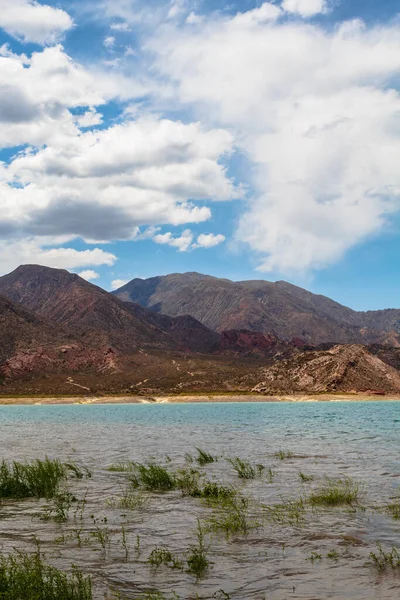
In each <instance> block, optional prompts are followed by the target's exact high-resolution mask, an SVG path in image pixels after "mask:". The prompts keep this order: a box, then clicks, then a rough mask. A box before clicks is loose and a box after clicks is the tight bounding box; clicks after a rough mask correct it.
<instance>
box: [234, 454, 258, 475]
mask: <svg viewBox="0 0 400 600" xmlns="http://www.w3.org/2000/svg"><path fill="white" fill-rule="evenodd" d="M228 462H230V463H231V465H232V467H233V468H234V469H235V471H236V473H237V474H238V477H240V479H255V478H256V477H261V476H262V474H263V471H264V469H265V467H264V465H259V464H256V465H252V464H251V463H250V462H249V461H247V460H242V459H240V458H239V457H238V456H235V457H234V458H228Z"/></svg>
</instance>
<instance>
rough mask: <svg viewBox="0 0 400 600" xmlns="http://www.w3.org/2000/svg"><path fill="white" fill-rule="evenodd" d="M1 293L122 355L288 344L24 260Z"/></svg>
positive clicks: (256, 350) (0, 282)
mask: <svg viewBox="0 0 400 600" xmlns="http://www.w3.org/2000/svg"><path fill="white" fill-rule="evenodd" d="M0 294H4V295H5V296H7V298H9V299H10V300H12V301H13V302H15V303H19V304H20V305H22V306H23V307H24V308H26V309H28V310H30V311H32V312H33V313H34V314H35V315H36V316H38V317H39V318H42V319H45V320H46V321H47V322H48V323H52V324H53V325H58V326H61V327H63V328H64V329H65V330H68V331H69V332H70V334H72V335H74V337H75V339H79V340H80V341H81V342H82V343H84V344H86V345H87V346H90V347H99V346H105V345H110V346H112V347H113V348H115V349H117V350H118V351H120V352H122V353H124V354H131V353H133V352H135V351H137V350H138V349H140V348H146V349H153V350H154V349H159V350H161V351H168V350H169V351H172V350H174V351H177V350H178V351H183V352H185V351H189V352H200V353H205V354H213V353H224V352H231V353H236V354H243V355H244V354H257V355H270V354H271V353H273V352H275V351H280V349H281V347H283V346H284V347H285V348H286V345H285V344H284V343H283V342H279V340H278V339H276V338H274V337H273V336H264V335H263V334H255V333H254V332H247V333H246V332H244V331H242V332H236V334H235V333H234V332H230V333H229V332H228V333H224V334H220V333H217V332H215V331H213V330H211V329H209V328H208V327H206V326H205V325H204V324H202V323H200V322H199V321H198V320H196V319H195V318H194V317H192V316H190V315H188V314H182V315H179V316H176V317H171V316H168V315H164V314H161V313H158V312H154V311H150V310H149V309H146V308H143V307H142V306H140V305H139V304H135V303H131V302H129V303H127V302H123V301H122V300H120V299H119V298H117V297H116V296H114V295H112V294H109V293H108V292H106V291H105V290H103V289H101V288H99V287H98V286H96V285H93V284H91V283H89V282H87V281H85V280H84V279H82V278H81V277H79V276H78V275H76V274H72V273H69V272H68V271H65V270H62V269H52V268H49V267H42V266H38V265H23V266H21V267H18V268H17V269H16V270H15V271H13V272H12V273H10V274H8V275H5V276H3V277H0Z"/></svg>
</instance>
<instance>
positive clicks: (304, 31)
mask: <svg viewBox="0 0 400 600" xmlns="http://www.w3.org/2000/svg"><path fill="white" fill-rule="evenodd" d="M285 4H286V9H287V10H289V9H288V6H289V8H290V6H291V7H292V8H294V7H295V6H297V8H298V9H299V10H300V8H301V10H302V11H303V13H304V12H305V11H306V10H308V11H310V10H311V8H312V7H314V8H313V9H312V10H313V11H315V10H317V9H318V10H320V9H322V8H323V6H322V3H319V4H317V3H315V4H314V3H311V1H310V2H307V3H306V2H301V3H300V2H297V3H293V4H290V3H288V2H287V3H285ZM270 7H271V5H270V4H264V5H262V6H261V7H260V8H258V9H254V10H253V11H248V12H247V13H241V14H239V15H236V16H233V17H232V16H229V17H228V16H220V17H219V18H217V17H216V16H215V15H213V16H212V18H211V17H210V18H208V19H207V18H206V19H205V20H204V21H203V22H202V23H200V24H198V25H196V27H195V28H193V27H192V26H191V27H189V26H186V27H185V26H183V27H182V26H180V27H179V28H178V27H174V26H169V27H167V28H165V29H164V33H163V35H159V36H157V38H156V37H154V38H153V40H152V41H151V42H150V43H149V47H151V49H152V51H153V52H154V55H155V63H156V68H157V70H158V73H159V74H160V75H161V76H162V78H163V79H164V80H166V81H169V82H171V83H172V84H173V86H174V88H175V92H176V102H180V103H181V105H183V106H186V107H188V106H189V107H191V108H192V109H193V110H195V111H197V114H198V115H201V116H202V118H203V119H208V122H209V123H210V122H211V123H212V125H213V126H214V127H223V128H227V129H229V130H230V131H231V132H232V133H233V134H234V135H235V138H236V142H237V144H239V145H240V147H241V149H242V151H243V152H244V153H245V154H246V157H247V158H248V159H249V160H250V161H251V162H252V164H253V168H252V171H251V179H250V183H251V185H252V189H253V194H252V196H251V197H250V198H249V202H248V206H247V209H246V211H245V212H244V214H243V215H242V218H241V219H240V224H239V229H238V232H237V235H236V238H237V240H238V241H239V242H244V243H246V244H248V245H249V246H250V248H251V249H252V250H253V251H254V252H255V253H256V255H258V257H259V268H260V269H261V270H279V271H281V272H286V273H289V272H292V271H294V270H299V269H300V270H303V269H309V268H321V267H325V266H326V265H329V264H331V263H333V262H335V261H337V260H338V259H340V258H341V257H342V256H343V254H344V253H345V252H346V251H347V250H348V249H349V248H351V247H352V246H354V245H355V244H358V243H360V242H362V241H363V240H365V239H367V238H368V236H371V235H373V234H376V233H377V232H379V231H380V230H382V228H383V227H384V226H385V223H386V222H387V220H388V219H390V217H391V215H392V214H393V213H394V212H398V211H399V208H400V202H399V201H400V170H399V168H398V164H397V162H398V161H397V158H396V157H397V156H398V155H399V154H400V135H399V126H398V125H399V123H398V119H399V117H398V115H399V114H400V95H399V92H398V90H397V89H396V80H397V79H398V76H399V73H400V46H399V43H398V40H399V35H400V24H399V23H398V22H397V23H392V24H388V25H385V26H383V25H379V26H375V27H373V26H367V25H365V24H363V23H362V22H360V21H352V22H346V23H344V24H342V25H341V26H340V27H336V28H335V29H332V28H329V29H324V28H323V26H322V25H320V24H317V23H313V24H310V23H309V22H307V23H304V22H302V21H293V20H291V19H289V20H288V19H275V20H274V19H267V18H266V17H265V15H268V14H269V12H270V11H271V8H270ZM307 7H308V9H307ZM310 7H311V8H310ZM274 8H275V9H278V7H276V6H274ZM258 11H261V13H260V12H258ZM260 14H261V15H264V16H263V18H259V16H260ZM271 14H272V13H271Z"/></svg>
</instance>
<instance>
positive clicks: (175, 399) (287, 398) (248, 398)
mask: <svg viewBox="0 0 400 600" xmlns="http://www.w3.org/2000/svg"><path fill="white" fill-rule="evenodd" d="M390 400H400V396H381V395H379V396H378V395H377V396H368V395H364V394H309V395H308V394H303V395H282V396H262V395H258V394H257V395H249V394H204V395H203V394H196V395H189V394H188V395H183V394H180V395H176V396H154V397H146V396H99V397H97V396H46V397H39V396H37V397H14V398H13V397H0V406H1V405H46V404H85V405H90V404H179V403H187V404H191V403H199V402H366V401H367V402H385V401H390Z"/></svg>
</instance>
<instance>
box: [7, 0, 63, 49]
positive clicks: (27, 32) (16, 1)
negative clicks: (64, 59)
mask: <svg viewBox="0 0 400 600" xmlns="http://www.w3.org/2000/svg"><path fill="white" fill-rule="evenodd" d="M73 24H74V23H73V20H72V19H71V17H70V16H69V14H68V13H66V12H65V11H64V10H61V9H60V8H55V7H52V6H48V5H46V4H40V3H39V2H36V1H35V0H0V27H1V28H2V29H4V30H5V31H6V32H7V33H8V34H9V35H12V36H13V37H15V38H17V39H19V40H21V41H23V42H34V43H37V44H41V45H45V44H54V43H55V42H57V41H58V40H59V39H60V38H61V37H62V36H63V35H64V33H65V32H66V31H68V30H69V29H71V28H72V27H73Z"/></svg>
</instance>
